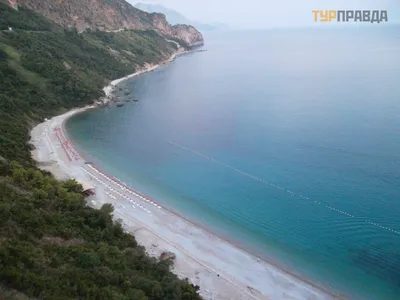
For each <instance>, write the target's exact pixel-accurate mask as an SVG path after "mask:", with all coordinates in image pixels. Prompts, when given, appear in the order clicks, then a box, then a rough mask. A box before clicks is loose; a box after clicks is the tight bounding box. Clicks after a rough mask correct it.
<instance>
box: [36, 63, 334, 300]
mask: <svg viewBox="0 0 400 300" xmlns="http://www.w3.org/2000/svg"><path fill="white" fill-rule="evenodd" d="M156 68H157V66H149V67H148V68H147V70H143V71H151V70H154V69H156ZM143 71H142V72H143ZM136 75H139V73H135V74H132V75H130V76H127V77H124V78H121V79H118V80H115V81H113V82H112V83H111V84H110V85H109V86H107V87H106V88H105V92H106V94H109V93H110V92H111V89H112V88H113V87H114V86H115V85H116V84H118V83H120V82H122V81H123V80H125V79H128V78H131V77H133V76H136ZM93 108H95V107H94V106H88V107H85V108H81V109H75V110H72V111H69V112H67V113H65V114H63V115H60V116H57V117H54V118H52V119H50V120H48V121H46V122H44V123H42V124H39V125H38V126H36V127H35V128H34V129H33V130H32V132H31V137H32V140H31V142H32V144H33V145H34V146H35V148H36V149H35V150H34V151H33V152H32V155H33V158H34V159H35V160H36V161H37V162H38V165H39V166H40V167H41V168H42V169H44V170H47V171H50V172H51V173H53V174H54V175H55V176H56V177H57V178H58V179H61V180H62V179H67V178H75V179H76V180H77V181H78V182H81V183H82V184H84V185H89V186H92V187H94V188H95V190H96V196H94V197H92V198H90V199H88V203H89V204H90V205H91V206H93V207H95V208H100V207H101V205H102V204H104V203H112V204H113V205H114V206H115V212H114V216H115V218H116V219H121V220H122V224H123V226H124V228H125V229H126V230H128V231H129V232H131V233H133V234H134V235H135V237H136V238H137V240H138V242H139V243H141V244H142V245H144V246H145V247H146V249H147V251H148V252H149V254H151V255H154V256H157V257H158V256H159V255H160V254H161V253H162V252H164V251H171V252H173V253H175V255H176V262H175V266H174V272H175V273H176V274H178V275H179V276H180V277H188V278H189V279H190V280H191V282H193V283H194V284H198V285H199V286H200V288H201V294H202V295H203V296H204V297H205V298H206V299H279V298H283V297H286V298H290V297H291V298H294V299H313V298H314V299H331V298H333V296H332V295H331V294H329V293H328V292H325V291H323V290H321V289H320V288H318V287H317V286H313V284H312V283H311V282H308V283H306V282H305V281H303V280H302V279H301V278H298V277H296V276H294V275H291V274H289V273H287V272H285V271H283V270H281V269H279V268H278V267H277V266H273V265H271V264H268V263H266V262H264V261H262V260H260V259H259V258H257V257H255V256H253V255H251V254H249V253H246V252H244V251H242V250H240V249H239V248H236V247H235V246H233V245H232V244H230V243H228V242H226V241H224V240H222V239H220V238H218V237H217V236H215V235H213V234H212V233H210V232H208V231H206V230H205V229H203V228H201V227H199V226H196V225H194V224H193V223H191V222H190V221H188V220H185V218H183V217H182V216H178V215H177V214H176V213H172V212H171V211H169V210H168V209H167V208H165V207H162V206H161V205H159V204H158V203H156V202H155V201H153V200H150V199H148V198H147V197H145V196H143V195H141V194H139V193H137V192H135V191H134V190H133V189H129V188H128V187H127V186H125V185H124V184H123V183H121V182H119V181H117V180H115V178H114V177H113V176H111V175H107V174H104V173H103V172H102V171H101V170H100V169H99V168H97V167H96V166H94V165H91V164H86V162H87V161H85V159H84V155H82V154H81V153H80V152H78V151H77V150H76V148H75V147H74V145H73V143H72V142H71V140H70V139H69V138H68V135H67V133H66V132H65V129H64V123H65V122H66V121H67V120H68V119H69V118H70V117H72V116H74V115H76V114H78V113H82V112H85V111H87V110H88V109H93Z"/></svg>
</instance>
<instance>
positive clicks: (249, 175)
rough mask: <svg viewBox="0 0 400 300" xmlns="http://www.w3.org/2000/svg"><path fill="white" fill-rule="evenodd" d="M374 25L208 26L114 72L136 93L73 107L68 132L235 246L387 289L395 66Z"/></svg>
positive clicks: (380, 294) (340, 280)
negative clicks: (164, 61) (143, 65)
mask: <svg viewBox="0 0 400 300" xmlns="http://www.w3.org/2000/svg"><path fill="white" fill-rule="evenodd" d="M381 30H382V31H380V30H378V29H377V30H376V32H374V31H371V30H359V31H357V30H356V29H355V30H354V32H352V31H341V30H331V31H329V30H327V31H316V32H312V30H311V32H310V31H307V30H305V31H300V30H298V31H290V30H287V31H284V30H277V31H269V32H268V31H266V32H264V33H262V32H254V33H252V32H246V34H241V33H232V34H231V35H229V34H227V33H226V34H224V35H223V36H220V37H218V38H215V39H213V38H212V37H211V38H210V37H208V38H207V40H208V43H207V48H208V50H209V51H208V52H204V53H196V54H193V55H187V56H183V57H182V58H180V59H179V60H177V61H175V62H173V63H171V64H169V65H168V66H167V67H162V68H159V69H157V70H155V71H154V72H152V73H146V74H143V75H142V76H140V77H138V78H132V79H130V80H127V81H124V82H121V83H120V84H119V86H118V87H119V88H118V90H121V89H122V91H121V92H122V95H121V93H120V94H119V96H120V97H121V99H122V101H123V99H124V97H123V93H124V92H123V91H124V90H129V91H131V93H132V95H133V96H134V97H135V98H136V99H140V100H139V102H138V103H127V104H126V105H125V106H124V108H119V109H106V110H91V111H89V112H88V113H84V114H79V115H75V116H74V117H73V118H71V119H70V121H69V122H68V123H67V129H68V134H69V135H70V137H71V138H72V140H73V141H74V144H75V145H76V146H77V148H78V149H79V150H81V151H80V152H82V153H84V154H85V157H86V159H87V160H88V161H91V162H93V163H94V164H95V165H96V166H98V167H101V169H102V170H103V171H105V172H106V173H107V174H111V175H112V176H115V177H118V178H119V179H120V180H122V181H123V182H126V183H127V185H129V186H131V187H133V188H134V189H135V190H138V191H140V193H141V194H144V195H146V196H147V197H150V198H151V199H153V200H155V201H157V202H158V204H159V205H161V206H163V207H167V208H168V209H171V210H173V211H174V212H175V213H178V214H180V215H182V216H185V218H188V219H190V220H191V221H195V223H196V224H200V225H201V226H203V227H205V228H207V229H209V230H211V231H212V232H214V233H216V234H217V235H218V236H221V237H224V238H227V239H228V240H229V241H232V242H233V243H234V244H235V245H239V246H240V247H241V248H244V249H246V250H247V251H250V252H252V253H255V254H257V256H259V257H262V258H264V259H266V260H267V261H269V262H273V263H274V264H276V265H279V266H284V268H285V269H286V270H290V271H291V272H294V273H296V274H298V275H301V277H302V278H309V279H311V280H312V281H314V282H318V284H321V285H323V286H328V287H330V288H331V289H332V290H335V291H341V292H342V291H343V293H345V294H347V295H349V298H352V299H396V297H397V296H396V295H398V292H397V288H396V282H397V280H396V278H398V277H397V274H398V268H397V267H396V264H397V261H398V255H396V251H394V249H396V245H398V242H399V235H398V232H399V229H400V227H399V223H398V219H397V218H396V216H398V209H399V207H398V205H397V204H396V201H395V199H398V198H399V194H398V190H397V189H396V188H394V187H395V186H396V182H397V181H396V180H397V179H396V176H395V174H396V173H397V171H396V170H397V169H398V164H397V161H398V160H399V159H398V155H397V153H398V151H397V150H396V149H398V145H399V143H398V136H397V135H396V134H395V132H396V131H395V130H393V129H395V128H398V126H399V125H398V119H397V118H396V117H395V116H396V114H395V112H396V107H397V105H398V102H397V101H396V99H398V97H397V96H396V95H399V90H398V88H396V87H395V84H394V80H395V78H398V73H399V70H398V68H396V66H398V64H393V59H394V57H393V55H392V54H394V53H396V52H395V50H394V49H395V48H393V46H392V45H391V41H393V40H394V39H392V38H391V37H392V36H393V34H392V32H391V31H390V30H389V31H387V32H386V31H384V30H383V29H381ZM261 33H262V34H261ZM386 36H387V37H388V39H386V38H385V37H386ZM327 38H329V39H334V40H336V41H337V46H336V47H335V48H329V47H327V46H325V45H326V44H325V43H324V41H325V40H326V39H327ZM283 41H285V42H284V43H283ZM287 41H292V42H291V43H288V42H287ZM250 42H251V43H254V46H255V48H256V49H259V50H257V51H253V53H252V55H248V52H247V51H246V47H245V45H247V44H248V43H250ZM300 42H301V43H300ZM271 45H274V46H271ZM378 45H379V47H378ZM293 47H297V49H298V51H296V52H293V51H291V49H292V48H293ZM310 49H311V50H310ZM365 49H367V51H366V50H365ZM317 50H318V51H317ZM310 51H311V52H312V53H313V55H312V56H310ZM381 51H384V52H385V53H386V55H385V56H383V57H384V59H383V60H382V59H380V61H379V64H378V63H377V62H376V60H374V59H373V57H375V56H376V54H377V53H381ZM316 53H320V55H316ZM338 59H340V61H342V62H345V63H346V65H347V66H349V68H347V69H346V68H345V70H343V65H342V64H338ZM366 61H368V64H366V63H365V62H366ZM327 66H330V71H329V72H326V67H327ZM366 69H372V70H374V72H373V73H371V72H366V71H365V70H366ZM382 91H385V97H384V98H379V97H380V96H378V95H381V93H382ZM117 93H118V92H117ZM377 97H378V98H379V99H380V101H376V99H377ZM360 107H362V108H363V109H362V110H360Z"/></svg>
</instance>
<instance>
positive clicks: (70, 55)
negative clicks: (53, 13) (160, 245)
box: [0, 4, 200, 300]
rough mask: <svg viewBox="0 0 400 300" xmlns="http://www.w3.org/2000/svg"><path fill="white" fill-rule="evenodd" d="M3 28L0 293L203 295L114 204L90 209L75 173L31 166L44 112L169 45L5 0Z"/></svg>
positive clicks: (67, 104)
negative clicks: (123, 222) (140, 238)
mask: <svg viewBox="0 0 400 300" xmlns="http://www.w3.org/2000/svg"><path fill="white" fill-rule="evenodd" d="M9 26H11V27H12V28H13V30H12V31H9V30H8V27H9ZM0 30H1V31H0V220H1V222H0V298H2V299H107V300H109V299H143V300H144V299H159V300H161V299H171V300H172V299H187V300H189V299H200V297H199V296H198V293H197V287H194V286H193V285H191V284H189V283H188V282H187V281H183V280H179V279H178V278H177V277H176V276H175V275H174V274H172V273H171V272H170V270H169V268H170V264H171V262H170V261H162V262H160V261H158V260H156V259H153V258H150V257H148V256H147V255H146V253H145V250H144V249H143V248H142V247H139V246H138V245H137V243H136V241H135V238H134V237H133V236H131V235H127V234H125V233H124V232H123V230H122V228H121V226H120V225H119V224H114V223H113V222H112V217H111V214H112V207H110V206H108V205H105V206H103V208H102V209H101V210H94V209H91V208H89V207H87V206H86V204H85V201H84V197H83V196H82V193H81V192H82V188H81V186H80V185H78V184H77V183H76V182H73V181H67V182H59V181H57V180H55V179H54V178H53V177H51V176H49V175H48V174H45V173H43V172H42V171H39V170H38V169H36V167H35V166H34V162H33V161H32V160H31V158H30V154H29V151H30V146H29V145H28V143H27V142H28V140H29V130H30V128H32V126H34V125H35V124H37V123H38V122H41V121H42V120H43V119H44V118H45V117H50V116H53V115H55V114H58V113H60V112H62V111H65V110H67V109H70V108H73V107H76V106H83V105H85V104H88V103H91V102H93V101H94V100H96V99H98V98H99V97H100V96H102V95H103V91H102V87H103V86H104V85H106V84H107V82H108V81H110V80H111V79H114V78H118V77H122V76H125V75H127V74H130V73H133V72H134V71H135V69H136V68H138V67H140V66H142V65H143V64H144V63H145V62H147V63H148V62H159V61H161V60H164V59H165V58H167V57H169V56H170V55H171V54H172V53H173V52H174V51H175V50H176V49H175V48H174V47H175V46H174V44H173V43H168V42H167V41H166V40H165V38H164V37H162V36H160V35H159V34H157V33H156V32H154V31H122V32H118V33H105V32H99V31H96V32H85V33H78V32H77V31H76V30H65V29H63V28H61V27H60V26H58V25H56V24H54V23H52V22H51V21H48V20H46V19H45V18H43V17H41V16H39V15H36V14H35V13H33V12H30V11H28V10H26V9H21V10H20V11H14V10H12V9H10V8H9V7H7V6H5V5H3V4H0ZM13 161H14V162H13ZM14 291H17V292H14Z"/></svg>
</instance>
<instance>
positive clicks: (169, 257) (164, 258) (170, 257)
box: [160, 251, 176, 260]
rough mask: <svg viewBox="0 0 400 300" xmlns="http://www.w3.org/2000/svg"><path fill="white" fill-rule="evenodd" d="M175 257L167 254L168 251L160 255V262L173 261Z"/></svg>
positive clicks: (173, 254) (172, 254)
mask: <svg viewBox="0 0 400 300" xmlns="http://www.w3.org/2000/svg"><path fill="white" fill-rule="evenodd" d="M175 258H176V255H175V253H173V252H169V251H164V252H163V253H161V255H160V260H167V259H170V260H175Z"/></svg>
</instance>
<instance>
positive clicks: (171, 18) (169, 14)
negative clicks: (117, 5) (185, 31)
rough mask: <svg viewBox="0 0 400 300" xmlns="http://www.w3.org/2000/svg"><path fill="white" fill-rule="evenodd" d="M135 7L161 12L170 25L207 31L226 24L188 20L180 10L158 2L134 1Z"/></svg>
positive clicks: (149, 11)
mask: <svg viewBox="0 0 400 300" xmlns="http://www.w3.org/2000/svg"><path fill="white" fill-rule="evenodd" d="M134 6H135V7H136V8H138V9H140V10H142V11H145V12H148V13H162V14H164V15H165V16H166V18H167V21H168V22H169V23H171V24H172V25H175V24H190V25H192V26H194V27H196V28H197V29H199V30H203V31H209V30H216V29H222V28H227V27H228V26H227V25H225V24H221V23H212V24H206V23H202V22H198V21H194V20H190V19H188V18H187V17H185V16H184V15H183V14H181V13H180V12H178V11H176V10H174V9H171V8H168V7H165V6H163V5H160V4H146V3H142V2H139V3H136V4H135V5H134Z"/></svg>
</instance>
